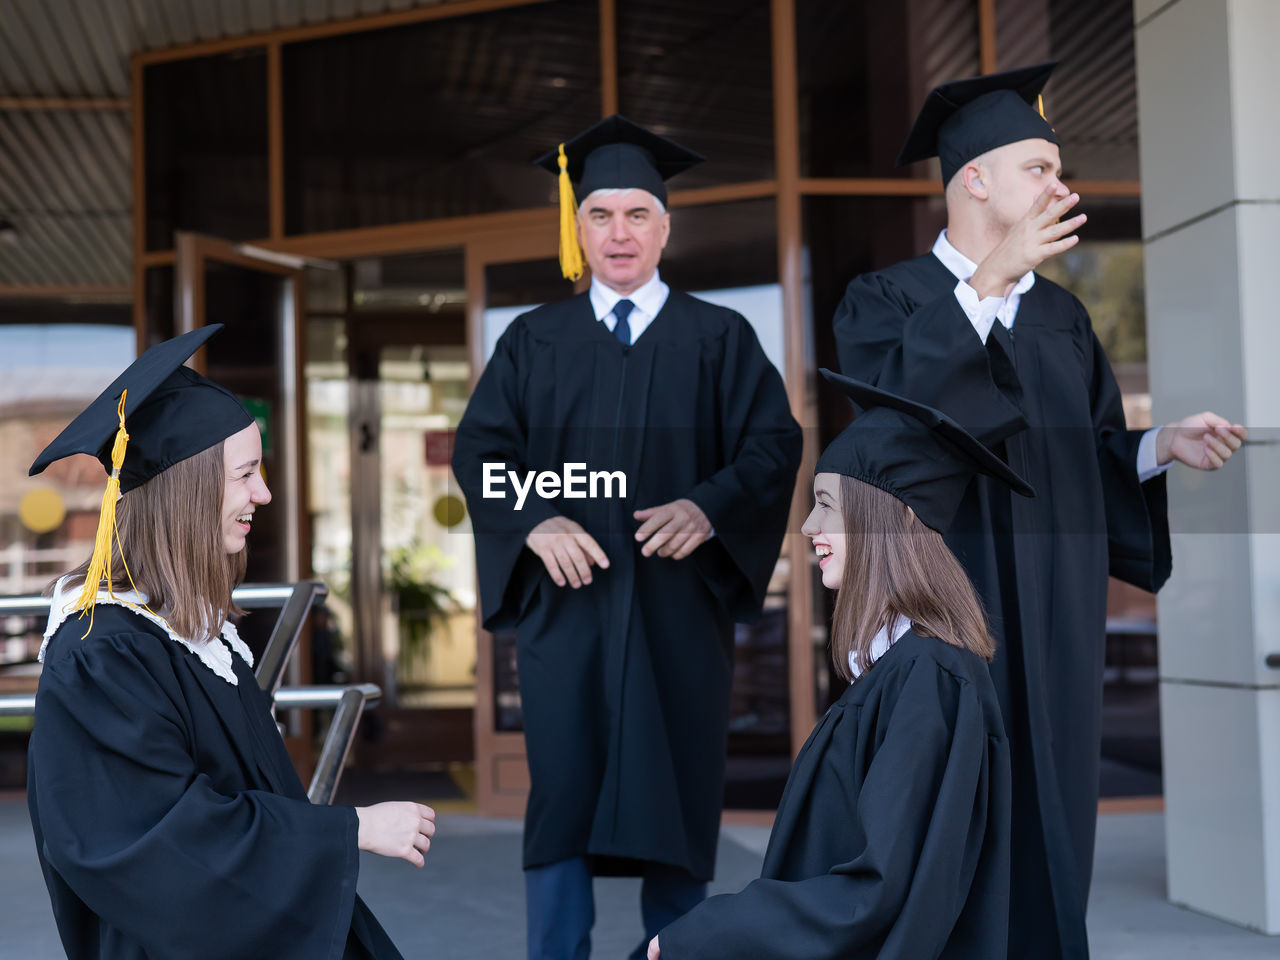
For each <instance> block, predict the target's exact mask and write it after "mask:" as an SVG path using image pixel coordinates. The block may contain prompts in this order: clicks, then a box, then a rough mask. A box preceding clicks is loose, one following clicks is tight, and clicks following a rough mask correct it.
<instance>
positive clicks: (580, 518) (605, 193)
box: [453, 116, 801, 960]
mask: <svg viewBox="0 0 1280 960" xmlns="http://www.w3.org/2000/svg"><path fill="white" fill-rule="evenodd" d="M700 160H701V158H700V157H698V156H697V155H696V154H693V153H691V152H689V151H687V150H685V149H683V148H682V147H679V146H678V145H676V144H674V143H672V142H671V141H669V140H665V139H664V138H661V137H658V136H656V135H655V134H652V133H650V132H649V131H647V130H645V129H643V128H642V127H639V126H637V125H635V124H633V123H630V122H629V121H627V120H626V119H624V118H622V117H616V116H615V117H611V118H609V119H607V120H605V121H602V122H601V123H600V124H598V125H597V126H595V127H593V128H591V129H590V130H588V131H587V132H585V133H583V134H581V135H580V136H579V137H577V138H576V139H574V140H572V141H570V142H569V143H567V144H564V145H562V148H561V150H560V151H557V152H555V153H552V154H548V155H547V157H545V158H543V160H542V161H539V162H540V163H542V164H543V165H544V166H546V167H547V169H549V170H550V171H552V172H560V174H561V191H562V193H564V192H565V191H567V190H568V189H569V181H570V180H572V181H576V182H577V183H578V195H579V196H580V197H582V201H581V206H580V208H579V209H578V211H577V214H576V229H572V228H571V230H570V232H569V234H568V235H567V236H562V238H561V239H562V243H564V244H566V245H567V247H568V250H567V253H568V256H566V257H564V258H563V259H564V260H565V262H567V263H568V264H570V267H572V264H573V262H574V253H575V252H576V249H575V246H576V243H577V242H580V243H581V249H582V251H583V252H584V253H585V258H586V263H587V265H589V266H590V268H591V287H590V289H589V290H588V291H587V292H584V293H581V294H579V295H577V296H575V297H572V298H571V299H569V300H566V301H562V302H559V303H553V304H548V305H546V306H542V307H539V308H537V309H535V310H532V311H530V312H529V313H527V314H524V315H523V316H521V317H518V318H517V319H516V320H515V321H514V322H513V323H512V325H511V327H510V328H509V329H508V330H507V331H506V332H505V333H504V334H503V336H502V338H501V339H500V340H499V342H498V344H497V347H496V349H495V351H494V355H493V357H492V359H491V360H490V361H489V364H488V366H487V367H486V368H485V371H484V375H483V376H482V377H481V378H480V381H479V383H478V384H477V385H476V391H475V393H474V395H473V396H472V398H471V402H470V404H469V405H468V407H467V411H466V414H465V416H464V417H463V419H462V422H461V424H460V425H459V427H458V432H457V438H456V444H455V452H454V459H453V465H454V470H455V473H456V475H457V477H458V481H459V483H460V484H461V486H462V488H463V490H464V492H465V493H466V495H467V502H468V504H469V506H470V509H471V512H472V518H473V525H474V529H475V532H476V547H477V551H476V552H477V561H478V565H479V573H480V593H481V602H482V607H483V615H484V622H485V625H486V626H487V627H489V628H491V629H492V628H496V627H499V626H511V625H514V626H515V628H516V632H517V651H518V664H519V673H520V690H521V701H522V704H523V709H524V725H525V738H526V743H527V746H528V756H529V771H530V776H531V788H530V794H529V804H528V810H527V813H526V818H525V838H524V866H525V880H526V891H527V904H528V934H529V956H530V957H531V958H540V960H541V958H547V960H549V958H570V957H572V958H582V957H586V956H587V955H588V953H589V951H590V930H591V925H592V922H593V919H594V908H593V900H592V892H591V878H592V876H593V874H597V873H623V872H625V873H632V874H639V875H642V876H643V877H644V884H643V888H642V893H641V909H642V914H643V919H644V927H645V934H646V935H645V940H644V941H642V942H641V943H640V944H639V945H638V946H637V948H636V952H635V954H633V955H634V956H638V957H643V956H644V953H645V944H646V943H647V941H648V939H649V938H650V937H652V936H653V935H654V934H655V933H657V932H658V930H660V929H661V928H662V927H663V926H664V925H665V924H667V923H669V922H671V921H672V920H674V919H675V918H676V917H678V916H680V915H681V914H682V913H684V912H685V911H686V910H688V909H689V908H690V907H692V906H693V905H694V904H696V903H697V902H698V901H700V900H701V899H702V898H703V896H704V895H705V887H706V882H707V881H708V880H709V879H710V878H711V876H712V873H713V871H714V866H715V851H716V838H717V833H718V827H719V821H720V808H721V805H722V802H723V779H724V761H725V742H726V729H727V718H728V702H729V690H730V681H731V678H732V666H733V623H734V621H735V620H739V621H741V620H747V619H750V618H752V617H755V616H756V615H758V613H759V611H760V608H761V604H762V602H763V600H764V593H765V589H766V585H767V583H768V580H769V576H770V574H771V573H772V571H773V568H774V564H775V561H776V560H777V557H778V550H779V547H780V544H781V539H782V533H783V528H784V525H785V522H786V516H787V509H788V506H789V504H790V500H791V491H792V487H793V485H794V482H795V474H796V469H797V467H798V464H799V457H800V446H801V441H800V431H799V427H798V426H797V425H796V423H795V421H794V420H793V419H792V417H791V414H790V410H789V407H788V404H787V397H786V393H785V390H784V389H783V384H782V380H781V378H780V377H779V375H778V372H777V371H776V370H775V369H774V368H773V366H772V365H771V364H770V363H769V361H768V359H767V358H766V357H765V355H764V352H763V351H762V350H761V348H760V345H759V343H758V341H757V340H756V336H755V334H754V332H753V331H752V328H751V325H750V324H749V323H748V322H747V321H746V320H745V319H744V318H743V317H742V316H740V315H739V314H737V313H734V312H733V311H731V310H727V309H725V308H722V307H718V306H713V305H711V304H709V303H705V302H703V301H701V300H698V299H696V298H694V297H691V296H689V295H687V294H683V293H679V292H677V291H674V290H671V289H669V288H668V287H667V285H666V284H665V283H663V282H662V280H661V278H660V277H659V275H658V262H659V260H660V259H661V256H662V251H663V248H664V247H665V246H666V242H667V237H668V235H669V233H670V228H671V227H670V224H671V219H670V215H669V214H668V213H667V212H666V207H665V204H666V188H665V186H664V181H665V179H666V178H667V177H669V176H672V175H673V174H675V173H678V172H679V171H680V170H683V169H686V168H687V167H689V166H692V165H693V164H694V163H697V162H699V161H700ZM563 212H565V213H566V214H568V213H571V212H572V195H571V194H568V195H566V196H564V198H563ZM569 223H570V222H569V220H568V217H567V216H566V217H565V219H564V220H562V224H564V225H569ZM572 272H573V271H572V269H570V271H569V273H570V274H572ZM486 464H489V465H490V466H489V467H486V466H485V465H486ZM495 464H501V465H502V466H501V468H500V469H501V470H502V471H503V473H502V474H501V475H503V476H510V474H509V473H507V472H506V471H514V473H515V475H516V477H517V478H520V477H526V476H528V475H529V472H530V471H549V472H552V473H555V474H560V475H562V476H563V475H566V473H567V471H566V465H567V464H580V465H582V466H581V467H580V468H578V469H580V473H579V476H583V475H590V474H592V473H598V474H606V473H607V474H609V475H610V477H609V478H608V483H606V482H605V480H604V479H601V480H600V482H599V483H598V484H595V485H592V484H589V483H583V484H582V485H581V489H580V490H576V491H575V492H577V493H580V494H583V495H581V496H576V497H572V498H571V497H569V496H568V495H567V494H568V486H566V487H564V488H563V489H557V488H556V487H555V485H553V484H550V483H548V484H546V485H544V486H542V487H541V489H537V488H531V492H529V493H528V495H527V497H526V498H525V500H524V501H523V503H522V504H520V506H519V507H517V505H516V504H517V501H516V500H515V498H514V497H513V496H507V497H505V498H500V497H499V496H497V494H498V493H499V492H500V491H499V489H498V484H497V483H496V482H494V483H492V484H491V486H490V487H489V489H488V491H487V492H488V493H489V494H491V495H490V496H486V490H485V485H484V478H485V471H486V469H487V470H489V471H490V476H491V477H492V476H496V475H497V474H495V473H494V472H493V471H495V470H496V469H498V468H496V467H495V466H493V465H495ZM593 487H594V488H593ZM504 489H505V488H504ZM561 492H563V493H564V494H565V495H563V496H561V495H558V494H560V493H561ZM540 494H545V495H540Z"/></svg>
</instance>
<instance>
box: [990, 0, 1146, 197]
mask: <svg viewBox="0 0 1280 960" xmlns="http://www.w3.org/2000/svg"><path fill="white" fill-rule="evenodd" d="M1133 43H1134V34H1133V3H1132V2H1131V0H1070V2H1067V0H996V54H997V56H998V58H999V63H998V67H999V69H1001V70H1008V69H1011V68H1013V67H1019V66H1024V65H1026V64H1032V63H1041V62H1043V61H1045V60H1057V61H1059V65H1058V69H1057V70H1055V71H1054V74H1053V77H1052V79H1050V81H1049V83H1048V86H1046V87H1045V91H1044V108H1045V115H1046V116H1047V117H1048V119H1049V122H1050V123H1052V124H1053V126H1054V131H1055V132H1056V133H1057V135H1058V138H1059V142H1060V144H1061V147H1062V166H1063V170H1064V172H1065V175H1066V177H1067V178H1068V179H1077V180H1079V179H1090V180H1136V179H1137V178H1138V89H1137V77H1136V71H1135V66H1134V48H1133Z"/></svg>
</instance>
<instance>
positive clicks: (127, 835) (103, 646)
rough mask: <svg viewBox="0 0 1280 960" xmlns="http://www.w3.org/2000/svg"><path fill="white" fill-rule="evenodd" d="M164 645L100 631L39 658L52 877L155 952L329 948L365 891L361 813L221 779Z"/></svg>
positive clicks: (42, 792) (304, 959) (273, 952)
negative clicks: (207, 759)
mask: <svg viewBox="0 0 1280 960" xmlns="http://www.w3.org/2000/svg"><path fill="white" fill-rule="evenodd" d="M165 642H167V641H161V640H158V639H157V638H155V637H154V636H151V635H149V634H139V635H133V636H131V635H128V634H123V635H116V636H106V637H96V638H94V640H93V641H91V642H90V643H87V644H84V645H82V646H81V647H80V648H78V649H76V650H74V651H68V652H65V653H64V654H62V655H59V656H57V657H55V658H52V659H53V662H52V663H46V666H45V671H44V674H43V675H42V677H41V680H40V691H39V695H38V696H37V702H36V717H35V733H34V735H33V738H34V739H33V754H34V755H35V762H33V764H32V776H33V781H34V783H33V787H34V792H35V795H36V796H37V797H38V801H39V806H38V810H36V811H33V812H35V813H36V814H37V823H36V830H37V836H38V839H39V841H40V842H41V845H42V850H43V853H44V855H45V859H46V860H47V862H48V865H49V866H50V867H51V868H52V869H53V870H56V872H57V882H60V883H65V884H66V885H67V886H68V887H69V888H70V889H71V891H72V892H74V894H75V895H76V896H77V897H78V898H79V899H80V900H81V901H83V903H84V904H85V905H86V906H87V907H88V909H90V910H91V911H93V913H95V914H96V915H97V916H98V917H100V918H101V919H102V920H103V921H104V923H105V924H107V925H108V927H110V928H115V929H117V930H119V931H120V932H121V934H122V935H123V936H124V937H126V938H127V939H129V940H130V941H134V942H136V943H137V944H139V945H141V947H142V948H143V949H144V950H145V951H146V953H147V955H148V956H152V957H183V958H187V960H202V958H209V960H222V958H226V957H266V956H270V957H279V958H295V960H317V958H333V960H336V958H339V957H341V956H343V950H344V947H345V945H346V943H347V936H348V931H349V930H350V928H351V923H352V911H353V907H354V904H355V897H356V877H357V872H358V869H359V852H358V849H357V830H358V823H357V818H356V814H355V811H354V810H352V809H351V808H349V807H328V806H313V805H312V804H310V803H308V802H306V801H305V800H297V799H292V798H289V797H284V796H280V795H278V794H274V793H270V792H266V791H261V790H246V791H243V792H239V793H235V794H233V795H226V794H223V793H219V792H218V791H217V790H216V789H214V786H213V784H212V783H211V781H210V779H209V777H208V776H207V775H206V774H204V773H201V772H200V770H199V769H197V764H196V761H195V759H194V756H195V753H194V750H195V745H194V744H193V743H192V742H191V741H192V737H193V734H192V731H191V727H190V725H189V723H187V721H186V718H185V707H184V701H183V697H182V693H181V690H180V688H179V686H178V685H177V683H176V681H175V680H174V674H173V667H172V661H170V660H169V658H168V656H167V654H166V653H164V652H163V651H160V652H158V653H155V654H148V652H147V651H148V650H149V649H150V650H154V649H155V648H156V647H157V646H158V645H159V644H161V643H165ZM200 669H203V668H200ZM166 671H167V672H168V682H166V678H165V673H166ZM218 682H222V681H221V680H219V681H218ZM55 907H56V902H55ZM59 926H60V928H61V927H62V926H63V923H62V922H61V919H60V923H59ZM67 935H68V934H67V933H66V931H64V937H65V936H67ZM88 947H89V945H86V949H88ZM105 948H106V949H109V945H106V947H105ZM70 949H71V948H70V947H69V950H70ZM101 949H104V946H103V945H101V944H97V943H95V944H93V945H92V951H91V952H92V955H98V951H99V950H101ZM72 955H78V954H76V953H73V954H72Z"/></svg>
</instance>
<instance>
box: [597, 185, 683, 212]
mask: <svg viewBox="0 0 1280 960" xmlns="http://www.w3.org/2000/svg"><path fill="white" fill-rule="evenodd" d="M632 190H640V191H642V192H644V193H649V191H648V190H645V189H644V187H601V188H600V189H599V190H592V191H591V192H590V193H588V194H587V195H586V196H585V197H583V198H582V200H581V201H580V202H579V203H578V211H579V212H581V211H582V210H583V209H584V208H585V207H586V205H587V201H588V200H590V199H591V198H592V197H616V196H617V195H618V194H620V193H629V192H630V191H632ZM649 198H650V199H651V200H652V201H653V205H654V206H655V207H656V208H657V210H658V213H660V214H662V213H666V212H667V208H666V207H665V206H664V205H663V203H662V201H661V200H659V199H658V198H657V197H655V196H654V195H653V194H652V193H649Z"/></svg>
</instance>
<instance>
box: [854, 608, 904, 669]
mask: <svg viewBox="0 0 1280 960" xmlns="http://www.w3.org/2000/svg"><path fill="white" fill-rule="evenodd" d="M910 629H911V621H910V620H908V619H907V618H906V617H899V618H898V619H897V620H895V621H894V622H893V639H892V640H890V639H889V631H888V630H886V629H885V628H884V627H881V628H880V632H879V633H877V634H876V635H875V636H874V637H872V638H871V662H872V663H875V662H876V661H877V660H879V659H880V658H881V657H883V656H884V655H885V654H886V653H888V652H889V648H890V647H891V646H893V645H894V644H895V643H897V642H898V641H899V640H901V639H902V635H903V634H905V633H906V632H907V631H908V630H910ZM849 672H850V673H852V674H853V679H854V680H857V679H858V677H860V676H862V671H861V670H859V669H858V658H857V657H855V656H854V655H853V651H852V650H850V651H849Z"/></svg>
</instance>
